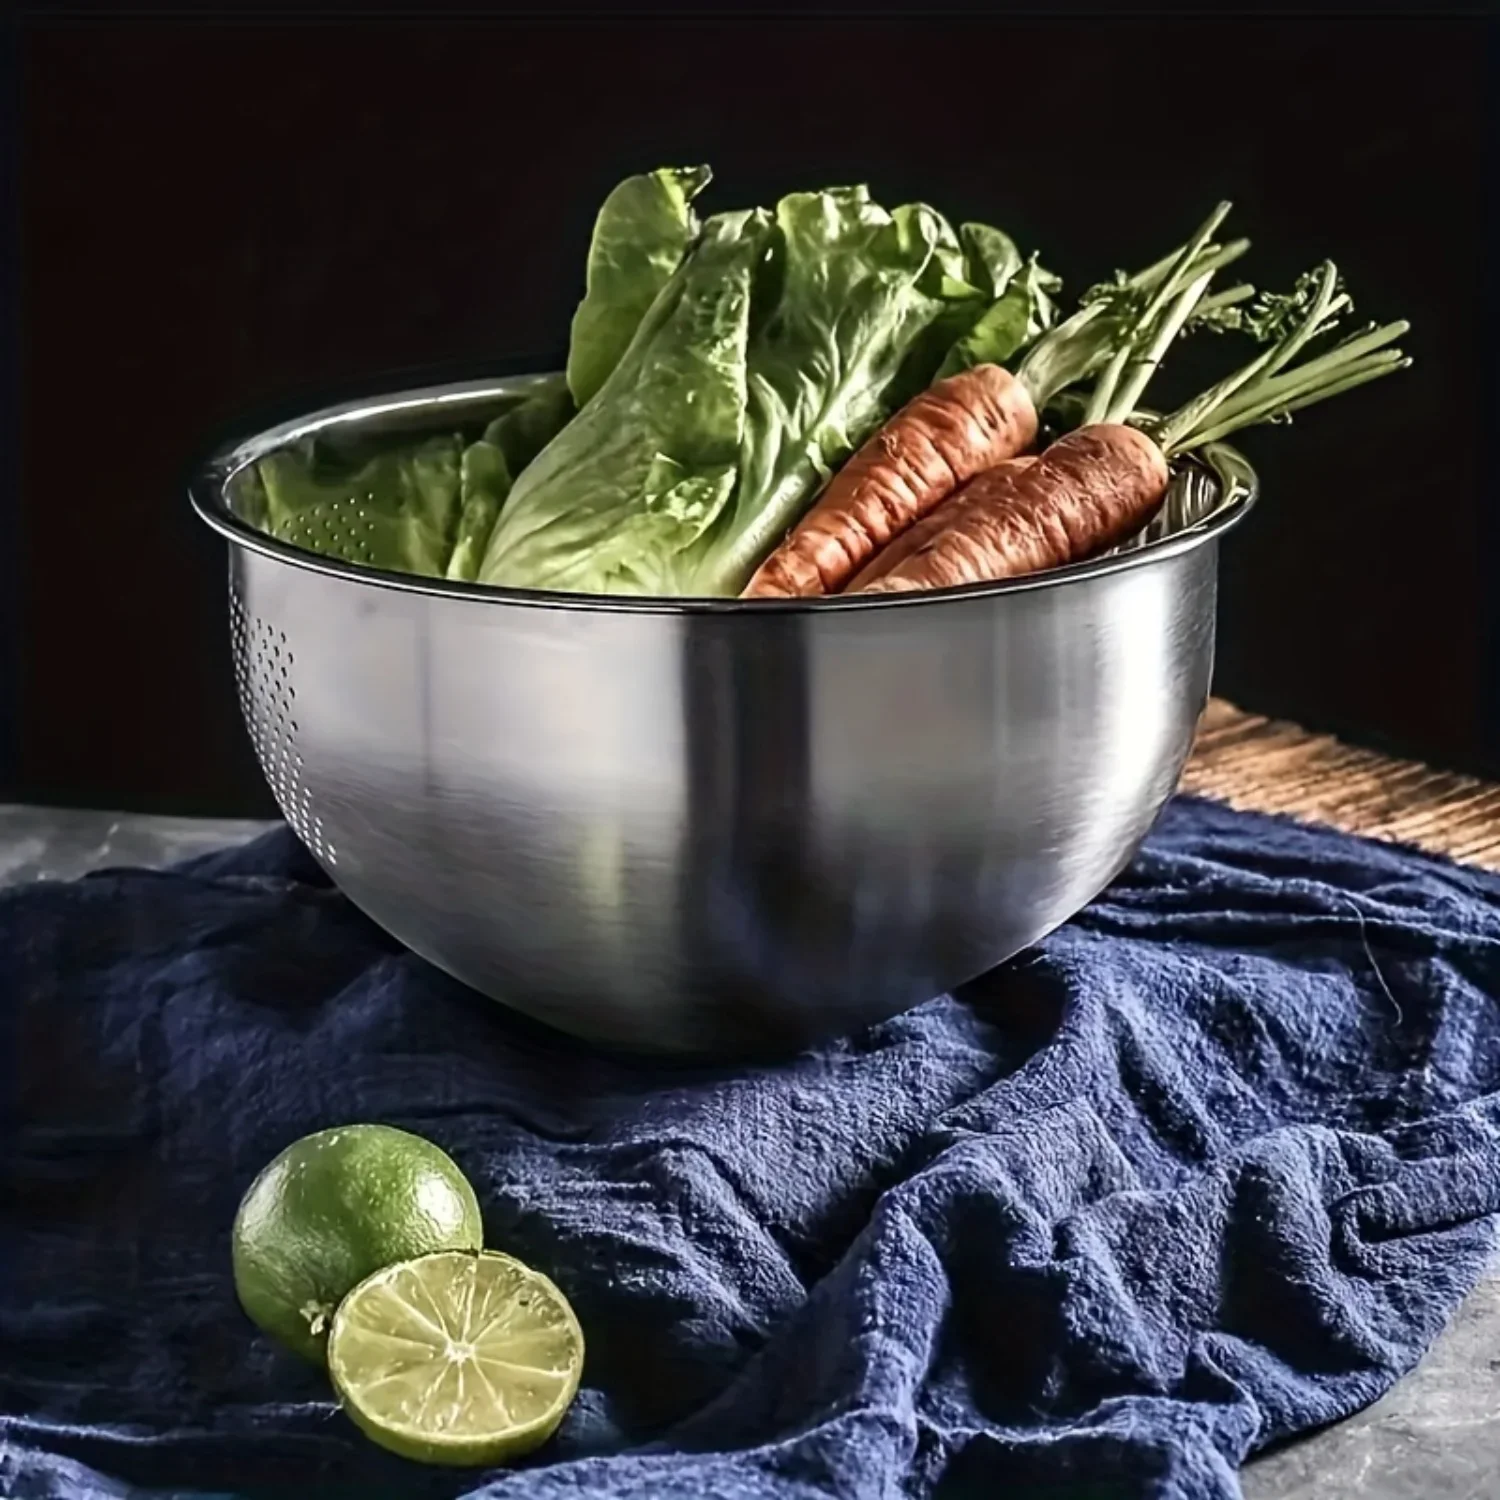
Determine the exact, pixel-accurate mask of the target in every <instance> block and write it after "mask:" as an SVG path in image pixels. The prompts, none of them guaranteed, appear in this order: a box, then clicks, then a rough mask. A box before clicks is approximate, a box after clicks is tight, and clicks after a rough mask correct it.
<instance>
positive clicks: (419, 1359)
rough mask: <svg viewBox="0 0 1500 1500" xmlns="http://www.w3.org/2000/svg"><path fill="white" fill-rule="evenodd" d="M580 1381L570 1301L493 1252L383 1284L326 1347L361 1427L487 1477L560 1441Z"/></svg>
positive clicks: (456, 1258) (408, 1264)
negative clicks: (555, 1437)
mask: <svg viewBox="0 0 1500 1500" xmlns="http://www.w3.org/2000/svg"><path fill="white" fill-rule="evenodd" d="M582 1370H583V1330H582V1329H581V1328H579V1326H578V1319H577V1318H575V1317H574V1316H573V1309H572V1308H571V1307H569V1306H568V1300H567V1298H566V1297H564V1296H563V1294H562V1293H561V1292H560V1291H559V1290H558V1289H557V1287H556V1286H554V1285H553V1283H552V1282H551V1281H549V1280H548V1279H547V1278H546V1277H545V1276H543V1275H542V1274H541V1273H540V1272H538V1271H533V1270H532V1269H531V1268H530V1267H529V1266H525V1265H522V1263H521V1262H520V1261H518V1260H515V1259H513V1258H512V1257H511V1256H509V1255H499V1254H497V1253H495V1252H494V1251H490V1250H485V1251H479V1252H474V1251H468V1250H442V1251H439V1252H437V1253H436V1254H434V1255H423V1256H420V1257H419V1258H417V1259H416V1260H408V1261H402V1262H400V1263H399V1264H398V1265H394V1266H387V1267H386V1268H385V1269H384V1270H381V1271H377V1272H375V1274H374V1275H373V1276H369V1277H367V1278H366V1279H365V1280H364V1281H362V1282H360V1284H359V1285H358V1286H357V1287H355V1288H354V1290H353V1291H352V1292H350V1293H349V1295H348V1296H347V1297H346V1298H345V1299H344V1301H343V1303H342V1304H341V1305H340V1307H339V1310H338V1312H337V1314H336V1315H335V1316H334V1320H333V1332H332V1333H331V1334H330V1335H329V1339H328V1373H329V1374H330V1375H331V1376H332V1377H333V1384H334V1389H335V1390H337V1391H338V1393H339V1398H340V1399H341V1400H342V1401H343V1403H344V1409H345V1410H346V1411H347V1412H348V1413H349V1416H350V1417H351V1418H352V1419H353V1421H354V1422H355V1424H356V1425H357V1426H358V1427H360V1428H361V1429H362V1430H363V1431H364V1433H365V1434H366V1435H367V1436H368V1437H370V1438H371V1439H372V1440H373V1441H375V1442H377V1443H379V1444H380V1446H381V1447H382V1448H389V1449H390V1450H391V1452H393V1453H399V1454H401V1455H402V1457H403V1458H414V1459H417V1460H418V1461H419V1462H422V1463H432V1464H472V1465H480V1466H486V1467H487V1466H489V1465H492V1464H499V1463H504V1462H506V1461H507V1460H509V1459H513V1458H519V1457H520V1456H521V1455H522V1454H525V1453H529V1452H530V1451H531V1450H532V1449H533V1448H535V1447H537V1446H538V1445H539V1444H541V1443H544V1442H546V1440H547V1439H548V1438H549V1437H551V1436H552V1434H553V1433H554V1432H555V1431H556V1430H557V1425H558V1423H559V1422H561V1421H562V1419H563V1415H564V1413H565V1412H566V1411H567V1409H568V1407H569V1405H570V1404H571V1403H572V1400H573V1397H574V1395H575V1394H576V1393H577V1390H578V1377H579V1375H580V1374H581V1373H582Z"/></svg>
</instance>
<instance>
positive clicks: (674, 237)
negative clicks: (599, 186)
mask: <svg viewBox="0 0 1500 1500" xmlns="http://www.w3.org/2000/svg"><path fill="white" fill-rule="evenodd" d="M712 175H713V174H712V173H711V172H710V171H709V169H708V168H707V167H662V168H660V169H659V170H657V171H655V172H645V173H642V174H640V175H639V176H635V177H627V178H626V179H625V181H624V182H622V183H620V184H619V186H618V187H616V188H615V189H614V190H613V191H612V192H611V193H610V195H609V196H608V197H607V198H606V199H605V200H604V203H603V206H602V207H601V208H600V210H599V215H598V217H597V218H596V219H595V221H594V235H593V240H592V242H591V243H590V245H589V259H588V271H587V273H586V279H585V283H584V287H585V290H584V297H583V301H582V302H581V303H579V305H578V311H577V312H576V313H574V315H573V329H572V337H571V339H570V341H569V345H568V389H569V390H570V391H571V392H572V393H573V401H574V403H575V404H576V405H577V406H580V407H581V406H583V405H584V403H585V402H586V401H588V400H589V399H590V398H591V397H592V396H593V395H594V393H595V392H596V391H597V390H598V389H599V387H600V386H602V385H603V384H604V382H605V380H606V379H608V377H609V372H610V371H611V370H613V369H614V367H615V366H616V365H617V364H618V363H619V362H620V357H621V355H623V354H624V353H625V350H626V349H627V348H628V347H629V345H630V340H631V338H632V337H633V336H634V334H635V330H636V328H637V327H638V326H639V324H640V321H641V319H642V318H643V317H645V315H646V310H647V308H649V307H650V306H651V304H652V302H653V301H654V300H655V298H656V294H657V293H658V292H659V291H660V290H661V289H662V287H664V286H665V285H666V283H667V281H668V279H669V278H670V277H671V275H672V273H673V271H675V270H676V269H677V267H678V265H679V264H680V262H681V260H682V257H683V255H684V254H685V253H686V252H687V248H688V245H689V244H690V243H691V242H692V241H693V239H694V238H695V237H696V235H697V233H698V221H697V217H696V215H695V214H694V213H693V210H692V202H693V199H694V198H696V197H697V196H698V194H699V193H701V192H702V191H703V189H704V188H705V187H707V186H708V183H709V179H710V178H711V177H712Z"/></svg>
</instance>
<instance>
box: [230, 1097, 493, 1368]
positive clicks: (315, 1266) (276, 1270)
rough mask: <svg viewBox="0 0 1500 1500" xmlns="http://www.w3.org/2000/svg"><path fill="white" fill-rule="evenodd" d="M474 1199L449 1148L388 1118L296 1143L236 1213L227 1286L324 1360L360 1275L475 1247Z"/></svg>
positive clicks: (282, 1334)
mask: <svg viewBox="0 0 1500 1500" xmlns="http://www.w3.org/2000/svg"><path fill="white" fill-rule="evenodd" d="M483 1242H484V1230H483V1226H482V1224H481V1222H480V1216H479V1201H478V1199H477V1198H475V1196H474V1189H473V1188H472V1187H471V1186H470V1185H469V1180H468V1178H466V1177H465V1176H464V1174H463V1173H462V1172H460V1171H459V1169H458V1167H457V1165H456V1164H455V1163H454V1161H453V1159H452V1158H451V1157H450V1156H448V1154H447V1153H446V1152H444V1151H442V1150H440V1149H439V1148H438V1147H437V1146H434V1145H433V1144H432V1142H431V1141H425V1140H423V1139H422V1137H421V1136H417V1135H411V1134H409V1133H408V1132H407V1131H405V1130H396V1129H393V1128H392V1127H391V1126H389V1125H342V1126H339V1127H338V1128H336V1129H333V1130H321V1131H319V1132H318V1133H317V1134H316V1135H309V1136H304V1137H303V1138H302V1139H301V1140H300V1141H294V1142H293V1143H292V1144H291V1145H290V1146H288V1147H287V1148H286V1150H285V1151H283V1152H282V1153H281V1154H280V1155H279V1156H278V1157H276V1158H275V1159H274V1160H273V1161H272V1162H271V1163H270V1164H269V1165H268V1166H267V1167H266V1168H265V1169H264V1170H263V1171H262V1172H261V1174H260V1175H259V1176H258V1177H257V1178H256V1179H255V1181H254V1182H252V1183H251V1184H250V1189H249V1191H248V1192H247V1193H246V1194H245V1196H244V1198H243V1200H242V1201H241V1203H240V1207H239V1212H238V1213H237V1214H236V1215H235V1218H234V1286H235V1291H236V1292H237V1293H238V1294H239V1299H240V1305H241V1306H242V1307H243V1308H244V1309H245V1311H246V1312H247V1313H248V1314H249V1315H250V1317H251V1319H252V1320H253V1321H254V1322H255V1323H256V1324H257V1325H258V1326H259V1327H260V1328H261V1329H263V1330H264V1331H265V1332H266V1333H268V1334H270V1335H271V1337H272V1338H274V1339H277V1340H278V1341H280V1342H281V1343H283V1344H285V1345H286V1346H287V1348H289V1349H293V1350H295V1351H296V1352H297V1353H298V1354H301V1355H303V1356H304V1357H305V1358H307V1359H310V1360H312V1361H313V1362H314V1363H315V1364H321V1363H322V1362H323V1359H324V1350H325V1347H326V1345H327V1341H328V1329H329V1325H330V1324H331V1323H332V1321H333V1314H334V1312H335V1310H336V1309H337V1307H338V1305H339V1303H340V1302H341V1301H343V1299H344V1297H345V1295H346V1294H347V1293H348V1292H349V1291H351V1290H352V1289H353V1288H354V1287H355V1286H357V1285H358V1284H359V1283H360V1282H361V1281H363V1280H364V1279H365V1278H366V1277H367V1276H370V1275H373V1273H374V1272H376V1271H379V1270H381V1269H382V1268H383V1267H385V1266H389V1265H391V1264H393V1263H394V1262H396V1261H400V1260H410V1259H412V1258H413V1257H414V1256H418V1255H427V1254H430V1253H432V1252H433V1251H436V1250H479V1249H480V1248H481V1247H482V1245H483Z"/></svg>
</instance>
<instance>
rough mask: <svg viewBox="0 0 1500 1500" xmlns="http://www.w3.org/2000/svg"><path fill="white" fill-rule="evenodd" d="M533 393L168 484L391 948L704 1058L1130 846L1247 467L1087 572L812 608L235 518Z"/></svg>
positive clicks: (283, 771)
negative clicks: (396, 566) (567, 582)
mask: <svg viewBox="0 0 1500 1500" xmlns="http://www.w3.org/2000/svg"><path fill="white" fill-rule="evenodd" d="M535 384H536V381H535V380H530V381H528V380H521V381H515V380H511V381H491V382H475V383H469V384H467V385H456V386H440V387H433V388H428V389H424V390H418V391H410V392H405V393H402V394H400V395H397V396H393V397H389V398H385V399H381V400H372V401H367V402H362V403H354V404H351V405H348V406H344V407H339V408H335V409H332V410H329V411H325V412H320V413H316V414H314V415H312V416H309V417H307V418H305V419H302V420H300V421H298V422H293V423H288V424H285V425H283V426H281V427H278V428H275V429H272V430H271V431H269V432H265V433H261V434H259V435H258V436H256V437H254V438H251V439H249V440H247V441H246V442H243V443H240V444H237V445H235V446H234V447H232V448H230V449H228V450H226V451H225V452H224V453H222V454H220V455H219V456H218V457H217V458H216V459H215V460H214V461H213V462H212V463H211V464H210V465H209V466H208V467H207V469H206V470H205V472H204V473H203V474H202V475H201V476H200V477H199V479H198V480H197V481H196V482H195V484H194V486H193V500H194V504H195V506H196V508H197V509H198V511H199V513H200V514H201V515H202V517H203V518H204V519H205V520H206V521H207V522H208V523H209V524H210V525H211V526H213V527H214V528H215V529H216V530H217V531H218V532H219V533H220V534H221V535H223V536H224V537H225V538H226V539H227V540H228V541H229V543H230V548H229V554H230V558H229V560H230V611H231V620H232V625H233V631H232V633H233V639H234V656H235V672H236V676H237V680H238V683H239V690H240V701H241V704H242V706H243V709H244V714H245V720H246V723H247V725H248V726H249V729H250V733H251V736H252V738H253V740H254V742H255V747H256V752H257V754H258V755H259V758H260V764H261V766H262V768H263V770H264V772H265V775H266V779H267V781H268V782H269V783H270V786H271V788H272V791H273V792H274V794H275V796H276V800H277V802H278V804H279V805H280V807H281V809H282V811H283V812H284V813H285V815H286V817H287V819H288V821H289V822H290V823H291V825H292V826H293V828H295V829H296V831H297V833H298V835H299V836H300V837H301V838H302V839H303V841H304V842H305V843H306V844H307V846H308V848H309V849H310V850H311V851H312V853H313V854H314V856H315V857H316V858H317V859H318V860H319V861H320V863H321V864H322V865H323V866H324V868H325V869H326V870H327V871H328V873H329V875H330V876H331V877H332V878H333V879H334V880H335V882H336V883H337V884H338V886H339V887H340V888H341V889H342V890H343V891H344V893H345V894H346V895H347V896H348V897H349V898H350V899H351V900H352V901H353V902H354V903H355V904H356V905H358V906H359V907H361V908H362V909H363V910H364V911H365V912H366V913H367V914H368V915H369V916H370V917H371V918H373V919H374V920H375V921H376V922H378V923H379V924H380V925H381V926H383V927H384V928H386V929H387V930H388V931H389V932H390V933H392V934H393V935H394V936H395V937H396V938H398V939H399V940H401V941H402V942H404V943H405V944H407V945H408V946H409V947H410V948H412V949H414V950H415V951H416V952H417V953H419V954H421V955H423V956H424V957H426V958H428V959H429V960H431V961H432V962H433V963H435V964H437V965H438V966H439V967H441V968H443V969H446V970H447V971H448V972H450V973H451V974H454V975H456V976H457V977H458V978H460V979H462V980H463V981H465V982H466V983H468V984H469V985H471V986H473V987H474V988H475V989H477V990H480V991H482V992H484V993H485V994H488V995H491V996H493V997H495V998H496V999H498V1000H501V1001H503V1002H504V1003H506V1004H508V1005H510V1006H513V1007H515V1008H517V1009H519V1010H522V1011H524V1012H527V1013H528V1014H530V1015H532V1016H535V1017H538V1018H540V1019H542V1020H544V1021H547V1022H549V1023H551V1024H552V1025H555V1026H557V1027H560V1028H562V1029H563V1030H566V1031H570V1032H574V1033H577V1034H580V1035H583V1036H586V1037H590V1038H593V1039H596V1040H599V1041H602V1042H606V1043H610V1044H614V1045H619V1046H625V1047H629V1048H643V1049H648V1050H654V1051H675V1052H685V1053H692V1054H702V1053H717V1054H725V1053H734V1052H743V1051H746V1050H758V1049H760V1048H762V1047H765V1046H776V1047H784V1046H787V1045H797V1044H799V1043H801V1042H803V1041H805V1040H807V1039H808V1038H810V1037H812V1036H816V1035H820V1034H825V1033H828V1032H830V1031H836V1030H843V1029H849V1028H852V1027H855V1026H858V1025H861V1024H864V1023H866V1022H869V1021H872V1020H875V1019H879V1018H881V1017H884V1016H889V1015H892V1014H894V1013H896V1012H898V1011H900V1010H902V1009H905V1008H906V1007H908V1006H910V1005H912V1004H913V1003H915V1002H917V1001H920V1000H923V999H926V998H928V997H929V996H931V995H934V994H937V993H939V992H941V991H944V990H947V989H949V988H951V987H953V986H954V985H956V984H958V983H960V982H962V981H964V980H967V979H969V978H972V977H973V976H975V975H977V974H979V973H981V972H982V971H984V970H986V969H988V968H990V967H992V966H993V965H995V964H996V963H998V962H1000V961H1001V960H1003V959H1004V958H1006V957H1007V956H1009V955H1010V954H1013V953H1015V952H1016V951H1018V950H1019V949H1020V948H1022V947H1024V946H1026V945H1027V944H1030V943H1032V942H1034V941H1035V940H1036V939H1037V938H1039V937H1040V936H1042V935H1043V934H1044V933H1046V932H1047V931H1049V930H1050V929H1052V928H1053V927H1055V926H1057V925H1058V924H1059V923H1060V922H1062V921H1064V920H1066V919H1067V918H1068V917H1069V916H1070V915H1071V914H1072V913H1073V912H1075V911H1077V910H1078V909H1079V907H1081V906H1082V905H1084V904H1085V903H1086V902H1087V901H1088V900H1090V899H1091V898H1092V897H1093V896H1094V895H1095V894H1096V893H1097V892H1098V891H1099V890H1100V889H1101V888H1102V887H1103V886H1104V885H1105V884H1106V883H1107V882H1108V881H1109V880H1110V879H1111V878H1112V877H1113V876H1114V874H1115V873H1116V872H1117V871H1118V870H1119V869H1120V868H1121V867H1122V865H1123V864H1124V863H1125V862H1126V861H1127V860H1128V859H1129V858H1130V856H1131V854H1132V853H1133V851H1134V850H1135V848H1136V847H1137V845H1138V844H1139V842H1140V840H1141V839H1142V838H1143V837H1144V835H1145V833H1146V831H1147V830H1148V828H1149V827H1150V825H1151V823H1152V822H1153V821H1154V819H1155V817H1156V815H1157V813H1158V811H1159V810H1160V808H1161V806H1162V804H1163V803H1164V802H1165V801H1166V799H1167V798H1168V797H1169V796H1170V795H1171V792H1172V790H1173V789H1174V787H1175V786H1176V783H1177V778H1178V774H1179V772H1180V770H1181V767H1182V764H1183V761H1184V760H1185V758H1186V756H1187V753H1188V749H1189V746H1190V744H1191V741H1192V736H1193V729H1194V726H1195V724H1196V722H1197V718H1198V715H1199V712H1200V711H1201V709H1202V707H1203V704H1204V703H1205V701H1206V699H1207V695H1208V689H1209V679H1210V673H1211V667H1212V660H1213V635H1214V628H1213V627H1214V601H1215V590H1216V580H1217V560H1218V547H1219V543H1220V539H1221V538H1222V536H1223V534H1224V533H1225V531H1226V530H1227V529H1228V528H1229V527H1230V526H1232V525H1233V524H1235V522H1237V521H1238V520H1239V519H1240V517H1241V516H1243V515H1244V514H1245V512H1246V510H1247V509H1248V508H1249V506H1250V504H1251V503H1252V500H1253V495H1254V485H1253V476H1251V475H1250V472H1249V470H1248V469H1247V468H1246V467H1245V465H1244V462H1243V460H1241V459H1239V458H1238V456H1237V455H1234V454H1233V453H1232V452H1230V451H1229V450H1224V449H1219V450H1215V451H1213V452H1211V453H1209V454H1208V455H1207V460H1208V461H1207V462H1206V463H1205V464H1203V465H1198V464H1191V465H1185V466H1183V468H1182V470H1181V471H1180V472H1179V474H1178V476H1177V479H1176V480H1175V482H1174V485H1173V490H1172V496H1171V498H1170V499H1169V502H1168V505H1167V507H1166V508H1165V509H1164V511H1163V513H1162V515H1161V517H1159V518H1158V520H1157V521H1156V522H1154V523H1153V527H1154V528H1155V532H1154V534H1150V535H1147V536H1145V537H1142V538H1140V539H1138V540H1137V541H1136V542H1134V543H1132V544H1131V545H1130V546H1128V547H1127V548H1125V549H1121V550H1119V551H1117V552H1116V553H1114V554H1113V555H1111V556H1108V557H1103V558H1096V559H1093V560H1091V561H1089V562H1086V563H1081V564H1077V565H1075V566H1073V567H1069V568H1064V569H1060V570H1057V571H1056V572H1053V573H1048V574H1042V575H1036V576H1034V577H1029V578H1019V579H1013V580H1009V581H1007V582H1005V583H1001V584H991V585H979V586H974V587H970V588H963V589H950V590H939V591H933V592H930V593H924V594H913V593H907V594H890V595H863V596H849V597H841V598H833V599H822V600H813V601H808V600H792V601H780V600H769V601H768V600H755V601H742V600H733V599H705V600H663V599H634V598H623V597H603V596H580V595H561V594H549V593H544V592H534V591H524V590H505V589H493V588H484V587H479V586H476V585H472V584H461V583H450V582H446V581H443V580H440V579H437V578H432V577H418V576H414V575H411V574H403V573H393V572H383V571H379V570H376V569H372V568H369V567H362V566H358V565H355V564H353V563H351V562H350V561H349V560H348V559H347V554H346V555H345V556H342V557H340V556H335V555H331V554H330V553H328V552H312V551H307V550H304V549H302V548H299V547H296V546H293V545H292V544H291V543H290V542H288V541H287V540H284V539H278V538H273V537H270V536H267V535H266V534H265V533H264V532H263V531H262V530H259V529H257V527H256V525H255V524H254V517H253V497H252V499H251V501H249V502H247V503H246V505H245V506H244V508H243V510H242V507H241V505H240V503H239V502H240V500H241V498H242V496H243V494H244V493H245V492H244V491H243V490H241V488H240V487H239V486H238V485H237V483H236V480H237V476H242V475H243V474H244V473H245V471H246V468H247V466H248V465H250V464H251V463H253V462H254V461H255V460H256V459H257V458H259V457H260V456H263V455H264V454H266V453H270V452H273V451H275V450H276V449H277V448H278V447H280V446H284V445H285V444H288V443H292V442H298V441H301V440H303V439H305V438H306V437H308V436H309V435H311V434H313V433H324V434H330V433H332V434H335V435H337V434H340V433H342V434H347V435H351V436H359V435H365V434H389V433H391V432H393V431H398V430H400V431H425V432H433V431H438V432H452V431H455V430H457V429H462V428H466V427H467V426H469V425H470V424H471V423H481V424H482V423H483V422H484V421H487V420H488V419H489V418H490V417H491V416H493V415H494V414H495V412H496V411H497V410H499V409H500V408H501V407H503V406H504V405H505V404H507V403H509V402H513V401H514V400H516V399H518V398H519V397H520V396H523V395H525V394H526V393H527V392H528V391H530V390H531V389H534V388H535ZM350 510H351V515H352V516H356V517H357V505H356V506H354V507H351V508H350ZM341 513H342V512H341ZM348 529H349V530H352V531H353V534H354V536H356V537H357V536H358V534H359V533H358V530H357V529H355V528H348ZM341 540H342V541H343V542H348V540H349V537H348V536H347V535H345V536H344V537H343V538H342V539H341Z"/></svg>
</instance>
